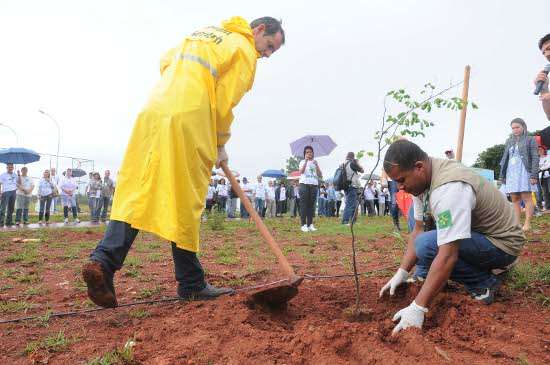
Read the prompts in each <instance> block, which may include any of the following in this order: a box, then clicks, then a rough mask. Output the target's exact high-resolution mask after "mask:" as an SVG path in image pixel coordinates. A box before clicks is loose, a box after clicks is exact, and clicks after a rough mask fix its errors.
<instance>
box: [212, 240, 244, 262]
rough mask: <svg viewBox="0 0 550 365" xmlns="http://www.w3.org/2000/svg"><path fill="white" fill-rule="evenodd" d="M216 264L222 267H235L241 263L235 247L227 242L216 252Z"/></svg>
mask: <svg viewBox="0 0 550 365" xmlns="http://www.w3.org/2000/svg"><path fill="white" fill-rule="evenodd" d="M216 262H217V263H219V264H221V265H234V264H236V263H238V262H239V258H238V257H237V252H236V250H235V247H234V246H233V245H232V244H231V243H229V242H226V243H224V245H223V246H222V247H220V248H219V249H218V251H216Z"/></svg>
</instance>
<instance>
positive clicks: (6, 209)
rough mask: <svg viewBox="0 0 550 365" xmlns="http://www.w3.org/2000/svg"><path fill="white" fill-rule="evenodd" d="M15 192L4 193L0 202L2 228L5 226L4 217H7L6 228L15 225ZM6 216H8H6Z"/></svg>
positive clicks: (0, 223)
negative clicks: (13, 220)
mask: <svg viewBox="0 0 550 365" xmlns="http://www.w3.org/2000/svg"><path fill="white" fill-rule="evenodd" d="M15 195H16V193H15V190H11V191H5V192H3V193H2V200H1V202H0V226H3V225H4V217H6V226H11V225H12V224H13V222H12V219H13V210H14V208H15ZM4 214H6V215H5V216H4Z"/></svg>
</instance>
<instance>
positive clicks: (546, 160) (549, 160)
mask: <svg viewBox="0 0 550 365" xmlns="http://www.w3.org/2000/svg"><path fill="white" fill-rule="evenodd" d="M548 169H550V155H546V156H542V157H540V158H539V170H541V171H543V170H546V171H544V172H543V173H542V178H543V179H546V178H547V177H550V172H549V171H548Z"/></svg>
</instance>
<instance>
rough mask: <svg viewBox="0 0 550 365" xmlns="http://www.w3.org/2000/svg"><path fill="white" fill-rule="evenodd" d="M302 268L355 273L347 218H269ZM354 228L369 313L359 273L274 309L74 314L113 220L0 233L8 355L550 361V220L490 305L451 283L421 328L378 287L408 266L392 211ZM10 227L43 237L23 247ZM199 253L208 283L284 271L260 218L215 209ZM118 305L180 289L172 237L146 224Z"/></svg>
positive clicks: (191, 306)
mask: <svg viewBox="0 0 550 365" xmlns="http://www.w3.org/2000/svg"><path fill="white" fill-rule="evenodd" d="M267 222H268V225H269V226H270V228H271V229H272V231H273V233H274V235H275V237H276V240H277V241H278V242H279V243H280V244H281V246H282V248H283V251H284V253H285V254H286V255H287V257H288V258H289V260H290V262H291V264H292V265H293V266H294V268H295V269H296V271H297V272H298V273H299V274H312V275H332V274H342V273H349V272H350V271H351V260H350V253H351V250H350V242H351V239H350V235H349V232H348V230H349V228H348V227H345V226H341V225H339V224H338V222H337V221H336V220H329V219H320V220H318V224H317V225H318V226H319V228H320V229H319V231H318V232H315V233H313V234H304V233H302V232H300V231H299V224H298V222H297V221H293V220H291V219H289V218H283V219H274V220H270V221H269V220H268V221H267ZM356 228H357V230H358V247H359V256H358V263H359V268H360V271H362V272H365V271H372V270H376V269H380V268H387V269H386V270H381V271H380V270H379V271H375V272H373V273H370V274H368V275H365V276H363V277H362V278H361V281H360V283H361V301H362V304H363V308H364V310H365V315H364V316H363V317H362V318H361V319H360V320H353V319H350V318H349V317H348V316H346V314H347V313H348V311H347V309H349V308H350V307H351V306H352V305H353V303H354V300H355V294H354V285H353V280H352V279H351V278H344V279H317V280H305V281H304V283H303V284H302V285H301V286H300V292H299V294H298V296H297V297H296V298H294V299H293V300H292V301H291V302H290V304H289V306H288V308H287V309H286V310H280V311H275V312H274V311H269V310H266V309H265V308H260V307H258V306H256V305H254V304H253V303H251V302H250V301H249V300H248V297H247V295H246V293H245V292H240V293H238V294H236V295H234V296H231V297H225V298H222V299H219V300H216V301H209V302H166V303H157V304H141V305H136V306H131V307H124V308H118V309H116V310H105V311H99V312H93V313H87V314H79V315H77V316H70V317H61V318H57V317H50V316H49V314H51V313H53V312H66V311H75V310H84V309H90V308H95V306H94V305H93V304H92V303H91V302H90V301H89V300H88V299H87V296H86V292H85V285H84V283H83V281H82V279H81V276H80V269H81V266H82V264H83V263H84V262H85V261H86V260H87V256H88V255H89V252H90V250H91V248H93V247H94V246H95V244H96V243H97V241H98V240H99V239H100V238H101V236H102V231H103V227H98V228H93V229H90V228H83V229H55V230H42V231H25V232H24V233H21V232H19V233H17V232H0V319H3V320H5V319H12V318H20V317H25V316H35V315H39V316H40V318H38V319H33V320H29V321H23V322H17V323H9V324H0V364H27V363H38V364H40V363H49V364H60V363H63V364H114V363H120V364H142V363H143V364H349V363H351V364H374V363H389V364H392V363H423V364H434V363H442V364H451V363H469V364H488V363H489V364H490V363H496V364H544V363H546V364H547V363H550V216H545V217H543V218H538V219H537V220H536V226H535V230H536V232H535V233H532V234H530V235H529V243H528V244H527V245H526V248H525V250H524V252H523V255H522V258H521V260H522V262H521V265H519V267H518V268H517V269H516V270H515V271H514V272H513V273H512V274H511V275H510V279H509V281H508V282H507V285H506V287H504V288H503V290H502V291H501V294H500V295H499V297H498V301H497V302H496V303H494V304H493V305H491V306H484V305H480V304H478V303H477V302H475V301H473V300H472V299H470V298H469V296H468V295H467V294H466V293H465V292H464V290H463V289H462V288H461V287H459V286H457V285H453V284H451V285H449V286H448V288H447V289H446V290H445V292H444V293H442V294H441V295H439V296H438V298H437V299H436V303H434V305H433V306H432V307H431V309H430V312H429V313H428V315H427V319H426V321H425V324H424V328H423V330H422V331H419V330H409V331H405V332H404V333H402V334H400V335H398V336H396V337H392V336H391V335H390V332H391V329H392V328H393V324H392V322H391V317H392V316H393V314H394V313H395V312H396V311H398V310H399V309H401V308H403V307H405V306H407V305H408V304H409V303H410V302H411V301H412V299H413V298H414V295H415V293H417V292H418V290H419V287H418V286H417V285H412V286H409V287H407V288H403V289H402V290H400V291H399V292H398V293H397V295H396V298H393V299H388V298H387V297H386V298H384V299H382V300H379V299H378V291H379V290H380V287H381V286H382V285H383V283H385V281H386V280H387V278H388V277H389V276H391V275H392V274H393V272H394V270H395V267H396V266H397V264H398V263H399V260H400V258H401V253H402V250H403V247H404V246H403V245H404V241H403V238H400V237H399V236H396V235H395V234H394V233H393V232H392V228H391V224H390V219H389V218H374V219H369V221H368V222H367V220H366V218H364V217H362V218H361V220H360V221H359V222H358V224H357V226H356ZM14 237H28V238H40V239H41V240H42V242H40V243H13V242H12V238H14ZM201 261H202V263H203V266H204V267H205V269H206V271H207V277H208V280H209V281H211V282H212V283H214V284H217V285H228V286H231V287H234V288H242V287H247V286H250V285H254V284H261V283H265V282H269V281H271V280H275V279H278V278H280V275H279V273H278V271H277V266H276V263H275V259H274V257H273V255H271V254H270V253H269V251H268V249H267V248H266V245H265V244H264V243H263V241H262V240H261V237H260V236H259V234H258V233H257V232H256V230H255V228H254V226H253V224H252V223H249V222H248V221H232V222H225V223H224V222H223V221H220V220H215V219H211V220H210V221H209V222H207V223H206V224H204V225H203V227H202V252H201ZM115 286H116V289H117V295H118V301H119V304H124V303H130V302H134V301H140V300H152V299H161V298H165V297H173V296H175V289H176V287H175V281H174V278H173V264H172V260H171V254H170V249H169V245H167V244H166V243H165V242H164V241H162V240H160V239H159V238H157V237H155V236H153V235H150V234H140V235H139V236H138V239H137V240H136V242H135V244H134V247H133V248H132V250H131V252H130V254H129V256H128V258H127V261H126V265H125V267H124V268H123V269H122V270H121V272H119V273H118V274H117V276H116V278H115Z"/></svg>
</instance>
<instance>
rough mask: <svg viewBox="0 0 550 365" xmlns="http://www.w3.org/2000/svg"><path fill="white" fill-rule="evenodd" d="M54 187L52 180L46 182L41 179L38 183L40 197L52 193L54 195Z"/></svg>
mask: <svg viewBox="0 0 550 365" xmlns="http://www.w3.org/2000/svg"><path fill="white" fill-rule="evenodd" d="M53 187H54V185H53V183H52V182H51V181H50V180H46V179H44V178H42V179H40V182H39V183H38V195H40V196H48V195H50V194H51V193H53Z"/></svg>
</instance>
